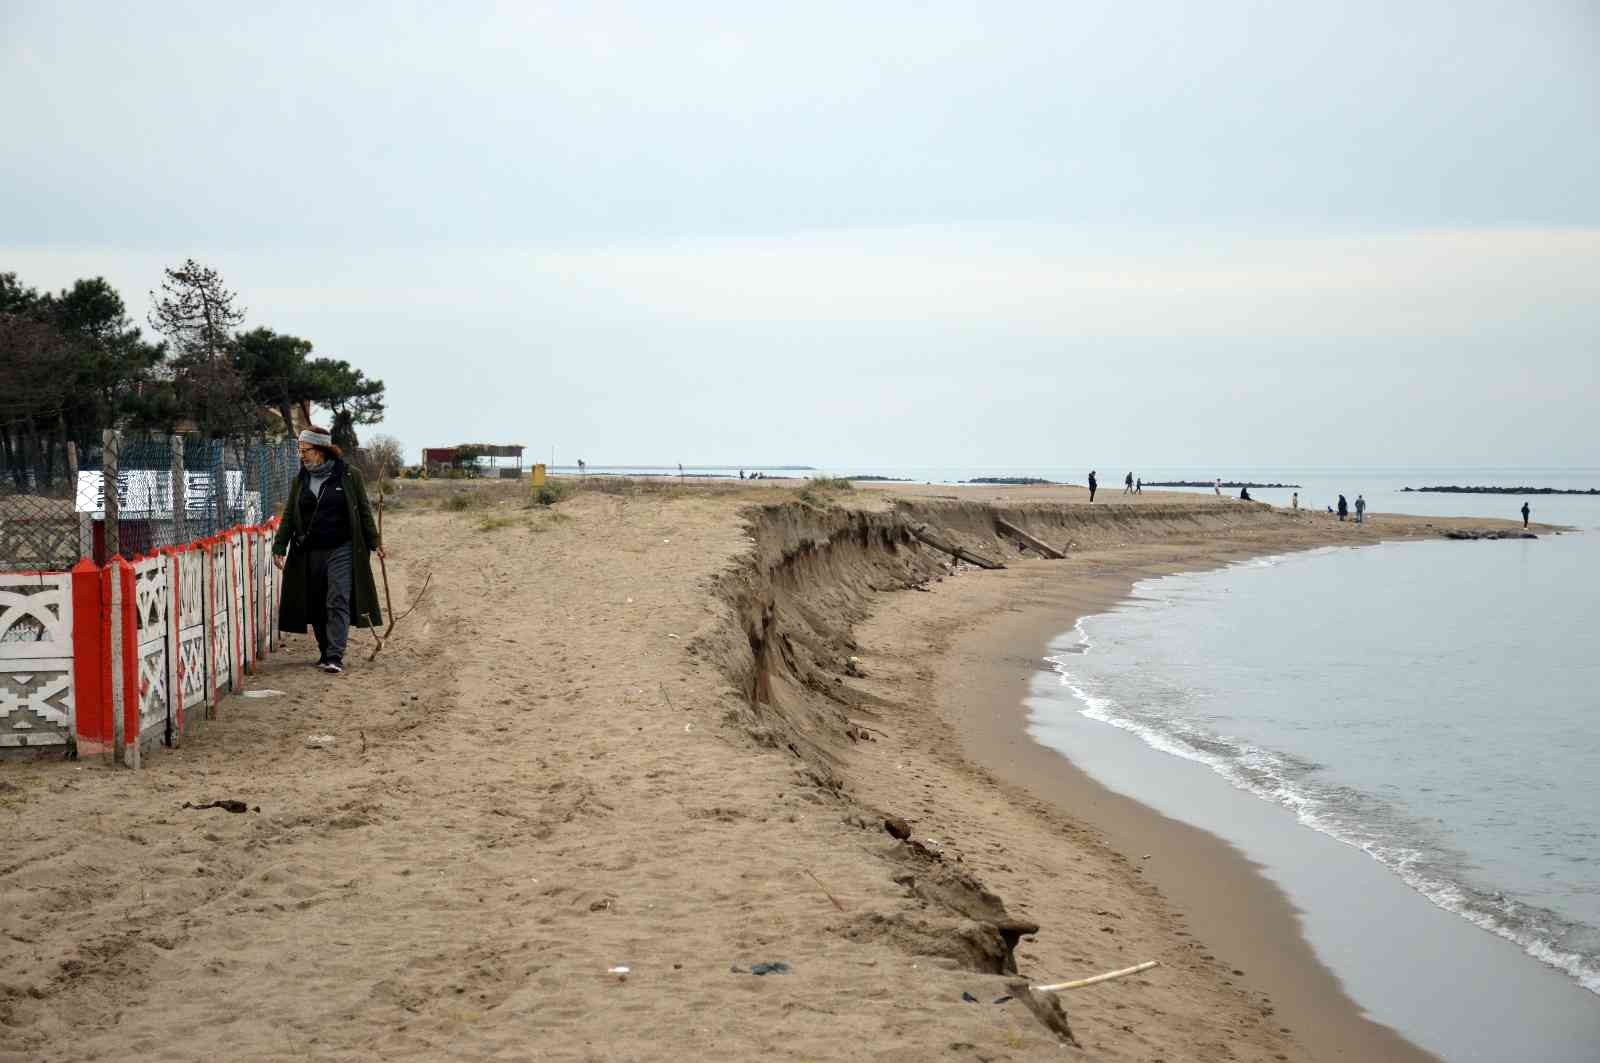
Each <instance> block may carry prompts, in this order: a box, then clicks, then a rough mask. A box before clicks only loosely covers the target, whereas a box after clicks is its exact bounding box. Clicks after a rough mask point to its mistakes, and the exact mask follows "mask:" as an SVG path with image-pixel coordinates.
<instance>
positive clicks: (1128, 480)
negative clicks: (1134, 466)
mask: <svg viewBox="0 0 1600 1063" xmlns="http://www.w3.org/2000/svg"><path fill="white" fill-rule="evenodd" d="M1122 493H1123V494H1125V495H1131V494H1133V473H1131V472H1130V473H1128V475H1127V476H1126V477H1125V478H1124V479H1123V481H1122Z"/></svg>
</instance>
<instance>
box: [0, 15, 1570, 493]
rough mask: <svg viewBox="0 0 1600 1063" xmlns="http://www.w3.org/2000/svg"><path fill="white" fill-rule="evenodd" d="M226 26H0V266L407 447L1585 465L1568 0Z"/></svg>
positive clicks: (758, 458) (1111, 463) (126, 18)
mask: <svg viewBox="0 0 1600 1063" xmlns="http://www.w3.org/2000/svg"><path fill="white" fill-rule="evenodd" d="M255 6H256V7H257V8H262V9H266V10H251V11H245V10H243V8H242V6H241V5H233V4H216V3H205V4H195V5H192V6H191V5H180V4H162V3H147V4H135V5H129V4H112V3H95V4H90V3H78V4H71V3H57V2H31V0H0V99H5V100H6V101H7V104H8V106H7V109H6V110H7V123H6V125H7V131H6V135H5V138H4V142H3V146H0V270H15V271H17V272H18V273H20V274H21V275H22V278H23V279H24V280H25V281H26V282H28V283H31V284H33V285H34V286H38V287H49V288H59V287H62V286H64V285H67V284H70V283H71V281H72V280H73V279H74V278H76V277H79V276H93V275H103V276H105V277H106V278H107V279H109V280H110V281H111V282H112V283H113V284H115V285H116V286H117V287H118V288H119V289H120V290H121V291H122V293H123V295H124V297H125V298H126V299H127V300H128V302H129V304H130V308H131V309H132V310H133V312H134V313H135V315H136V316H138V317H139V318H140V319H142V318H143V315H144V311H145V307H146V304H147V292H148V291H149V289H152V288H155V287H157V286H158V284H159V282H160V270H161V267H162V266H163V265H169V264H175V263H177V262H179V261H181V260H182V259H183V258H185V257H186V256H190V255H193V256H195V257H197V258H199V259H201V260H202V261H204V262H206V263H208V264H210V265H213V266H215V267H216V268H218V269H219V270H220V271H221V272H222V273H223V275H224V276H225V277H226V278H227V280H228V281H229V283H230V284H231V285H232V286H233V287H234V288H236V289H238V291H239V292H240V295H241V298H242V301H243V302H244V304H245V305H246V306H247V307H248V310H249V315H248V322H247V324H248V325H249V326H252V327H253V326H255V325H265V326H268V327H271V328H274V329H277V330H279V331H285V332H291V333H294V334H296V335H300V336H304V337H305V338H307V339H309V340H311V341H312V342H313V343H314V344H315V345H316V350H317V353H318V354H322V355H329V356H334V357H340V358H347V359H349V360H350V361H351V362H353V363H355V364H356V365H358V366H360V367H362V368H363V369H365V370H366V371H367V372H368V373H369V374H371V375H374V376H378V377H381V378H382V379H383V380H384V382H385V383H386V384H387V385H388V393H389V410H390V413H389V417H388V419H387V420H386V421H385V423H384V424H383V425H382V426H380V427H378V428H376V429H373V428H368V429H365V430H364V432H365V433H368V434H370V433H372V432H375V431H384V432H389V433H392V434H394V435H397V436H398V437H400V439H401V440H402V441H403V442H404V443H405V444H406V445H407V447H408V448H409V449H410V450H411V451H412V452H413V455H415V451H416V450H417V449H418V448H420V447H422V446H425V445H443V444H449V443H453V442H460V441H469V440H475V441H486V442H521V443H526V444H528V445H529V446H530V447H532V448H533V449H534V452H535V453H536V454H538V455H540V456H541V459H542V458H547V457H548V456H549V451H550V448H551V447H552V446H553V447H555V448H556V456H557V459H558V461H560V462H561V463H563V464H565V463H568V462H570V461H572V460H574V459H575V458H577V457H579V456H582V457H584V458H586V459H587V460H588V461H590V462H591V463H594V464H606V463H673V462H678V461H682V462H684V463H685V464H704V463H722V462H728V463H743V464H757V463H763V462H784V463H808V464H814V465H818V466H822V467H826V468H831V469H833V470H834V471H850V472H868V471H872V470H873V469H874V468H876V467H887V466H892V465H958V466H972V467H981V466H1002V465H1062V466H1068V467H1076V466H1078V465H1084V466H1086V467H1087V466H1088V465H1091V464H1096V465H1100V466H1101V467H1138V466H1157V465H1164V466H1174V465H1200V466H1204V465H1209V464H1215V465H1219V466H1221V465H1227V466H1241V465H1244V466H1248V465H1259V466H1282V465H1296V464H1304V465H1317V466H1327V465H1355V464H1382V465H1400V464H1412V463H1418V464H1464V465H1482V464H1490V465H1586V466H1600V442H1597V439H1600V433H1596V432H1595V430H1594V428H1593V423H1594V421H1595V420H1596V410H1597V409H1600V3H1596V2H1595V0H1511V2H1505V3H1488V2H1476V0H1409V2H1406V3H1398V4H1397V3H1393V2H1392V0H1386V2H1381V3H1367V2H1341V3H1326V2H1317V3H1310V2H1302V3H1292V2H1272V3H1269V2H1260V3H1226V2H1218V3H1209V4H1195V3H1192V2H1176V0H1173V2H1153V3H1135V2H1127V0H1109V2H1104V3H1101V2H1076V3H1060V2H1059V0H1057V2H1050V3H1038V4H1022V3H1015V4H1006V3H998V2H996V3H971V4H941V3H919V4H916V5H910V4H907V5H894V4H865V3H854V4H837V5H836V4H829V3H819V2H815V0H813V2H807V3H804V4H793V5H789V6H787V7H786V8H782V9H780V8H779V7H778V5H767V4H748V3H729V4H692V3H672V4H665V3H649V4H645V3H639V4H608V3H594V2H589V3H582V4H576V3H575V4H571V5H564V6H552V7H546V6H544V5H535V4H525V3H507V4H502V5H492V4H490V5H485V4H475V3H452V4H430V5H417V6H415V7H410V6H407V5H400V4H394V3H384V4H373V5H358V4H355V3H344V4H338V5H318V6H316V7H313V6H312V5H309V4H308V5H294V4H272V5H255ZM329 7H335V8H337V9H338V10H336V11H329V10H325V9H326V8H329Z"/></svg>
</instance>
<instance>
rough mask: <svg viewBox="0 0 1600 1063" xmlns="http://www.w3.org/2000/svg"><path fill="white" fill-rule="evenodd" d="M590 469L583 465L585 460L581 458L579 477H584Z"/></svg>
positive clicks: (579, 461)
mask: <svg viewBox="0 0 1600 1063" xmlns="http://www.w3.org/2000/svg"><path fill="white" fill-rule="evenodd" d="M588 468H589V467H588V466H587V465H585V464H584V463H583V459H582V458H579V459H578V475H579V476H582V475H584V473H585V472H586V471H587V470H588Z"/></svg>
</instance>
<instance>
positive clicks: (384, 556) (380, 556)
mask: <svg viewBox="0 0 1600 1063" xmlns="http://www.w3.org/2000/svg"><path fill="white" fill-rule="evenodd" d="M373 553H375V554H377V555H378V560H379V561H387V560H389V555H388V554H386V553H384V552H383V547H381V546H380V547H378V548H377V549H376V550H374V551H373Z"/></svg>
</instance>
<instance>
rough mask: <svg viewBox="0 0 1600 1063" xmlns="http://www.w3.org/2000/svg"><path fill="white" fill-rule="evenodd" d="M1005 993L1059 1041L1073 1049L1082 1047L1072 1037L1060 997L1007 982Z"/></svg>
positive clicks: (1065, 1010) (1022, 983)
mask: <svg viewBox="0 0 1600 1063" xmlns="http://www.w3.org/2000/svg"><path fill="white" fill-rule="evenodd" d="M1006 991H1007V992H1009V993H1010V994H1011V995H1012V996H1014V997H1016V998H1017V999H1018V1000H1019V1001H1021V1002H1022V1003H1023V1004H1024V1005H1025V1006H1026V1007H1027V1009H1028V1010H1029V1011H1031V1012H1033V1017H1034V1018H1036V1019H1038V1020H1039V1021H1040V1022H1041V1023H1043V1024H1044V1027H1045V1029H1047V1030H1049V1031H1050V1032H1051V1033H1053V1034H1055V1035H1056V1037H1058V1038H1059V1039H1060V1040H1061V1041H1063V1042H1064V1043H1066V1044H1069V1045H1072V1046H1073V1047H1074V1048H1081V1047H1082V1046H1081V1045H1079V1044H1078V1039H1077V1038H1076V1037H1074V1036H1072V1026H1071V1024H1069V1023H1068V1022H1067V1009H1066V1008H1064V1007H1062V1006H1061V998H1060V997H1058V996H1056V995H1055V994H1054V993H1041V992H1039V991H1038V990H1037V989H1035V988H1033V986H1031V985H1029V984H1028V983H1027V982H1007V983H1006Z"/></svg>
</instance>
